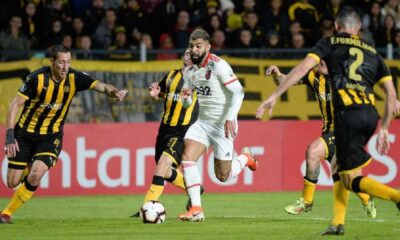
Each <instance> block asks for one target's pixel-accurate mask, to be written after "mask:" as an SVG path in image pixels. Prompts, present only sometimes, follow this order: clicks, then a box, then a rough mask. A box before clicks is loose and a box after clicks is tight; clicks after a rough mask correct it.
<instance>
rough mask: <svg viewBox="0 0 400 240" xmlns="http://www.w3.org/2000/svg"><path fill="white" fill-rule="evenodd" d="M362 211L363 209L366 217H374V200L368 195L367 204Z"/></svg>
mask: <svg viewBox="0 0 400 240" xmlns="http://www.w3.org/2000/svg"><path fill="white" fill-rule="evenodd" d="M364 211H365V213H367V216H368V217H370V218H376V207H375V201H374V198H373V197H372V196H370V197H369V200H368V204H367V206H364Z"/></svg>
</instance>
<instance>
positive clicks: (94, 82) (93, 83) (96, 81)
mask: <svg viewBox="0 0 400 240" xmlns="http://www.w3.org/2000/svg"><path fill="white" fill-rule="evenodd" d="M98 82H99V80H94V81H93V82H92V84H90V87H89V89H93V88H94V86H95V85H96V84H97V83H98Z"/></svg>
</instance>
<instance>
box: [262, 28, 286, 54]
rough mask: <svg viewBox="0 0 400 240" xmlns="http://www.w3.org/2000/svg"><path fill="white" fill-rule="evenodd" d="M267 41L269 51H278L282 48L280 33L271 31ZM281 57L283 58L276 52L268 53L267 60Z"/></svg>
mask: <svg viewBox="0 0 400 240" xmlns="http://www.w3.org/2000/svg"><path fill="white" fill-rule="evenodd" d="M266 39H267V43H266V46H267V49H269V50H276V49H279V48H282V42H281V39H280V36H279V34H278V32H276V31H269V32H268V33H267V37H266ZM281 57H282V55H281V54H280V53H278V52H276V51H271V52H268V53H267V54H266V56H265V58H270V59H271V58H281Z"/></svg>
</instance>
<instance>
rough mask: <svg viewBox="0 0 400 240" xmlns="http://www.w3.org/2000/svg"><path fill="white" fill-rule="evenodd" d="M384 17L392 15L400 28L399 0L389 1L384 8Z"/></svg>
mask: <svg viewBox="0 0 400 240" xmlns="http://www.w3.org/2000/svg"><path fill="white" fill-rule="evenodd" d="M382 15H383V16H384V17H385V16H387V15H392V16H393V17H394V20H395V24H396V26H400V5H399V0H388V1H387V3H386V4H385V5H384V6H383V8H382Z"/></svg>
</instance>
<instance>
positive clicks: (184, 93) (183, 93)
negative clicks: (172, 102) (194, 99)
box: [181, 88, 193, 99]
mask: <svg viewBox="0 0 400 240" xmlns="http://www.w3.org/2000/svg"><path fill="white" fill-rule="evenodd" d="M192 94H193V91H192V89H190V88H182V90H181V96H182V98H183V99H187V98H188V97H190V96H192Z"/></svg>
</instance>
